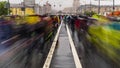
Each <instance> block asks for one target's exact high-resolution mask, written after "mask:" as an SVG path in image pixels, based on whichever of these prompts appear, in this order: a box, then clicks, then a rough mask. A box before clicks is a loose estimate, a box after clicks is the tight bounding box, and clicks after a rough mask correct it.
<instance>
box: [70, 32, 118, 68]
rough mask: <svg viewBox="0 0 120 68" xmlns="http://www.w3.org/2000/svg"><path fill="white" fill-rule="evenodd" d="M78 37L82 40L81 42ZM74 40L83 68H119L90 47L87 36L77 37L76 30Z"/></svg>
mask: <svg viewBox="0 0 120 68" xmlns="http://www.w3.org/2000/svg"><path fill="white" fill-rule="evenodd" d="M72 34H73V33H72V31H71V35H72ZM78 36H80V37H81V39H82V40H79V38H78ZM72 38H73V41H74V43H75V47H76V50H77V53H78V56H79V59H80V60H81V63H82V66H83V68H119V67H115V66H114V65H113V64H112V63H111V62H110V61H109V60H108V59H107V57H103V56H102V54H99V53H98V52H97V51H96V50H95V49H94V48H92V47H90V46H91V44H90V43H89V42H88V41H87V40H86V38H85V34H83V35H77V31H76V30H75V31H74V34H73V35H72Z"/></svg>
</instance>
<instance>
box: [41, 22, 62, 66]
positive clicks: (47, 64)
mask: <svg viewBox="0 0 120 68" xmlns="http://www.w3.org/2000/svg"><path fill="white" fill-rule="evenodd" d="M62 23H63V21H62V22H61V25H60V26H59V28H58V31H57V34H56V36H55V39H54V41H53V43H52V46H51V48H50V51H49V53H48V56H47V59H46V61H45V63H44V66H43V68H49V67H50V63H51V60H52V57H53V53H54V50H55V47H56V43H57V40H58V36H59V33H60V29H61V26H62Z"/></svg>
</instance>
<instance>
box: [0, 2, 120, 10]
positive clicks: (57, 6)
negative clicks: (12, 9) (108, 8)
mask: <svg viewBox="0 0 120 68" xmlns="http://www.w3.org/2000/svg"><path fill="white" fill-rule="evenodd" d="M0 1H7V0H0ZM9 1H10V3H20V2H22V1H23V0H9ZM47 1H48V2H49V3H50V4H52V7H53V8H54V9H63V8H65V7H72V4H73V0H36V3H38V4H40V5H43V4H45V3H46V2H47ZM112 1H113V0H102V1H101V5H112V4H113V3H112ZM85 3H86V4H89V3H90V0H80V4H82V5H83V4H85ZM91 3H92V4H95V5H98V1H95V0H91ZM115 4H116V5H120V0H115ZM54 5H55V6H54ZM60 5H61V7H60Z"/></svg>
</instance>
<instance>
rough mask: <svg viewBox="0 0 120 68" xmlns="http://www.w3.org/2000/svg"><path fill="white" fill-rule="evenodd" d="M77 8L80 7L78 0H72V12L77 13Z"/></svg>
mask: <svg viewBox="0 0 120 68" xmlns="http://www.w3.org/2000/svg"><path fill="white" fill-rule="evenodd" d="M79 6H80V2H79V0H73V10H74V12H75V13H76V12H77V9H78V7H79Z"/></svg>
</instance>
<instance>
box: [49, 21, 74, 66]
mask: <svg viewBox="0 0 120 68" xmlns="http://www.w3.org/2000/svg"><path fill="white" fill-rule="evenodd" d="M50 68H75V63H74V59H73V56H72V51H71V48H70V43H69V39H68V35H67V30H66V28H65V25H64V23H63V25H62V27H61V30H60V34H59V39H58V44H57V46H56V49H55V52H54V55H53V58H52V61H51V65H50Z"/></svg>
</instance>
